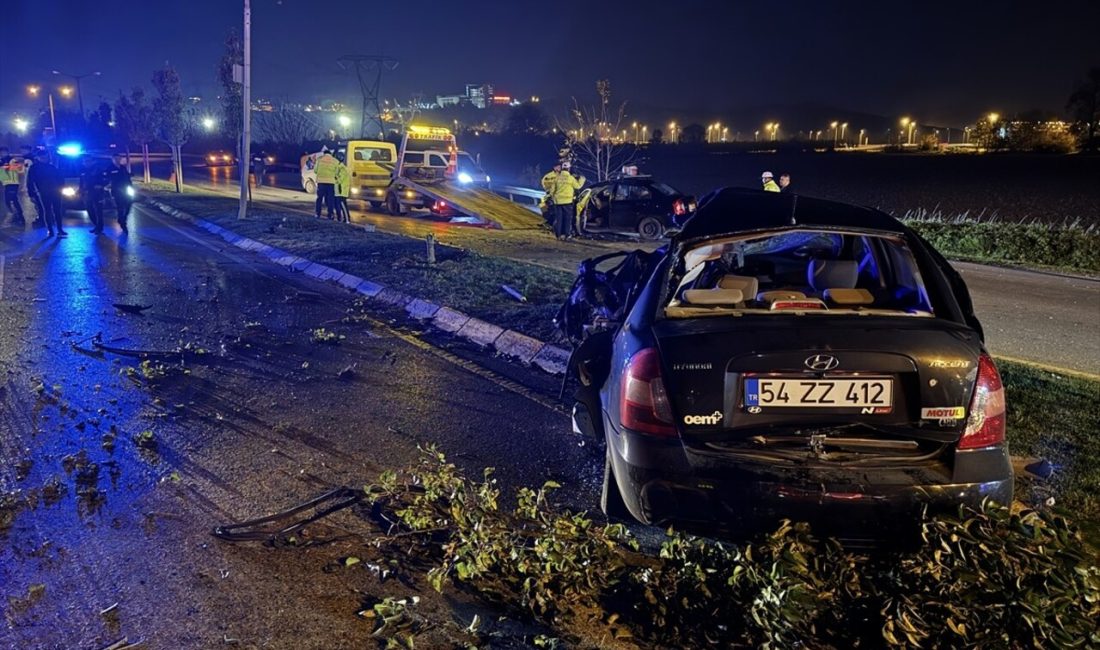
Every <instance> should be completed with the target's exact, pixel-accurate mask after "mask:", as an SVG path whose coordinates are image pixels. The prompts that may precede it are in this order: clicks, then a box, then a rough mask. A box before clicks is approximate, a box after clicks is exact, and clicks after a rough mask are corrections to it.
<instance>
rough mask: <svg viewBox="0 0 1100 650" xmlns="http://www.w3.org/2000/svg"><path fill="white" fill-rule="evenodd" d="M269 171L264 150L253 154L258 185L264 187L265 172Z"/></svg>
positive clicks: (253, 168) (253, 166)
mask: <svg viewBox="0 0 1100 650" xmlns="http://www.w3.org/2000/svg"><path fill="white" fill-rule="evenodd" d="M266 172H267V160H266V155H265V154H264V152H262V151H261V152H258V153H254V154H252V173H253V174H255V176H256V187H263V184H264V174H265V173H266Z"/></svg>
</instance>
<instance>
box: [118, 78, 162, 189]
mask: <svg viewBox="0 0 1100 650" xmlns="http://www.w3.org/2000/svg"><path fill="white" fill-rule="evenodd" d="M115 121H116V122H117V123H118V127H119V130H120V131H121V132H122V134H123V135H124V136H125V139H126V168H127V170H129V171H131V172H132V171H133V170H132V168H131V165H130V143H131V142H132V143H134V144H137V145H139V146H140V147H141V158H142V164H143V167H144V171H145V173H144V180H145V182H146V183H148V182H149V180H150V179H149V143H151V142H152V141H153V140H155V139H156V125H155V124H154V122H153V109H152V107H150V106H149V104H147V103H146V102H145V91H143V90H142V89H141V88H134V89H133V90H132V91H131V92H130V95H129V96H126V95H123V94H122V93H121V92H120V93H119V94H118V101H116V102H115Z"/></svg>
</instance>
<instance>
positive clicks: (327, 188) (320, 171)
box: [313, 149, 340, 219]
mask: <svg viewBox="0 0 1100 650" xmlns="http://www.w3.org/2000/svg"><path fill="white" fill-rule="evenodd" d="M339 164H340V162H339V161H338V160H336V158H334V157H333V155H332V154H331V153H329V150H328V149H323V150H322V151H321V155H320V156H319V157H318V158H317V162H316V163H314V165H313V173H315V174H316V175H317V204H316V205H315V206H314V209H315V210H316V213H317V218H318V219H320V218H321V203H322V202H323V203H324V204H325V208H326V209H327V210H328V218H329V219H332V214H333V212H334V211H335V209H336V166H337V165H339Z"/></svg>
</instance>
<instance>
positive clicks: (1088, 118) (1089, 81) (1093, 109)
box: [1066, 67, 1100, 151]
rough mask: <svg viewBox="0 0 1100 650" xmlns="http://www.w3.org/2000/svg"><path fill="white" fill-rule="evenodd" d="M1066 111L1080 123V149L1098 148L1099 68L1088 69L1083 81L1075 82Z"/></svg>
mask: <svg viewBox="0 0 1100 650" xmlns="http://www.w3.org/2000/svg"><path fill="white" fill-rule="evenodd" d="M1066 110H1068V111H1069V112H1070V115H1071V116H1072V117H1073V119H1075V120H1077V121H1078V122H1081V123H1082V129H1081V148H1082V149H1084V150H1086V151H1096V150H1097V149H1098V148H1100V141H1098V140H1100V137H1098V133H1100V67H1098V68H1092V69H1090V70H1089V71H1088V74H1087V75H1085V79H1084V80H1083V81H1078V82H1077V86H1076V87H1075V88H1074V89H1073V94H1072V95H1070V96H1069V101H1068V102H1067V103H1066Z"/></svg>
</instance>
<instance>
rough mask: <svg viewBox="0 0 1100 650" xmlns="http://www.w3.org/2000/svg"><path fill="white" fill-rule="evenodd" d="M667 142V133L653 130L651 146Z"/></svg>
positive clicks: (650, 140)
mask: <svg viewBox="0 0 1100 650" xmlns="http://www.w3.org/2000/svg"><path fill="white" fill-rule="evenodd" d="M664 141H665V132H664V131H662V130H661V129H653V137H651V138H650V139H649V142H650V144H661V143H662V142H664Z"/></svg>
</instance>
